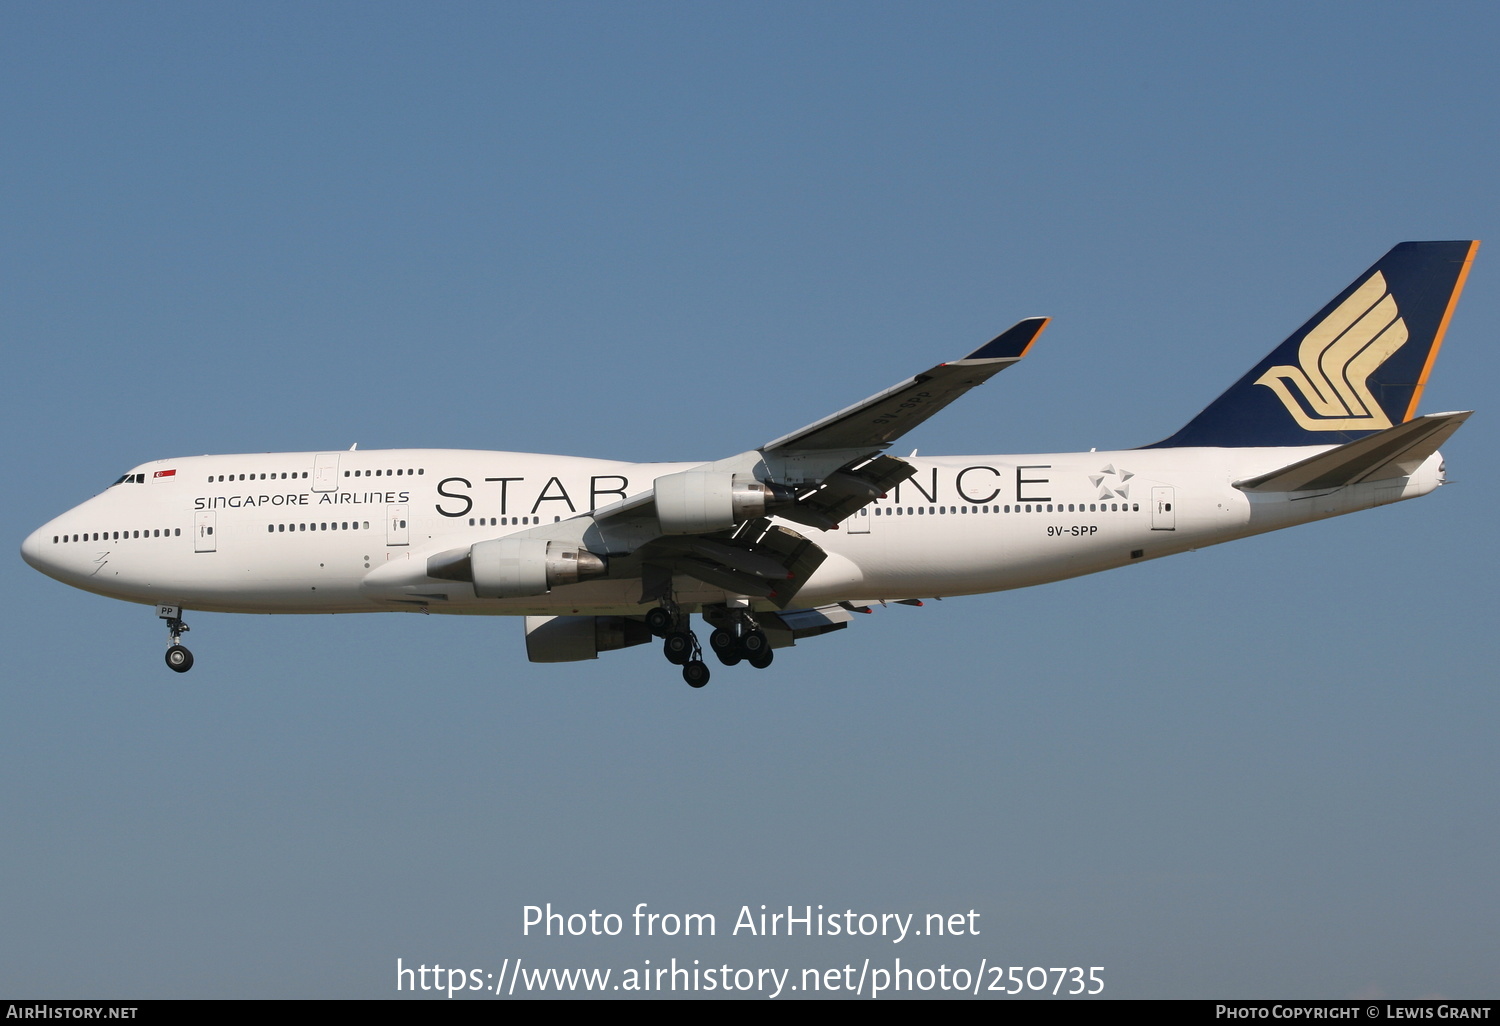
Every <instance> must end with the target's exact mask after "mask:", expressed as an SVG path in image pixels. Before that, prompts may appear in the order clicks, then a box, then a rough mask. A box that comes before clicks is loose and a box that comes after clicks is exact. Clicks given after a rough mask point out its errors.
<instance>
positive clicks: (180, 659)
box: [156, 606, 193, 673]
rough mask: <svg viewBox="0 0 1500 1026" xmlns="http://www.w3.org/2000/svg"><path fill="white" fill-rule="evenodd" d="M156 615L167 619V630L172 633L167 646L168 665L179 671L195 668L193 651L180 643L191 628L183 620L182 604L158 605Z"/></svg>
mask: <svg viewBox="0 0 1500 1026" xmlns="http://www.w3.org/2000/svg"><path fill="white" fill-rule="evenodd" d="M156 615H157V616H158V617H159V618H160V619H163V620H165V621H167V632H168V634H170V635H171V638H172V640H171V644H169V645H168V646H167V666H168V667H170V668H171V669H173V670H176V671H177V672H178V673H187V672H188V671H189V670H191V669H192V668H193V653H191V652H189V651H188V650H187V648H186V647H185V646H183V645H181V644H179V643H178V642H179V639H181V637H182V636H183V635H184V634H186V633H187V632H188V631H189V630H190V629H191V628H189V627H188V625H187V624H185V623H183V622H182V607H180V606H157V607H156Z"/></svg>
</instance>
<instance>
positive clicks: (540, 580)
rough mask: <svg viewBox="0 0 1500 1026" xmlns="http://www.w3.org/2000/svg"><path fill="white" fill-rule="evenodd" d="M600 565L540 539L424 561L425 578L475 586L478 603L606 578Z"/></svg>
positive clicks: (496, 543) (573, 548)
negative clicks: (584, 579)
mask: <svg viewBox="0 0 1500 1026" xmlns="http://www.w3.org/2000/svg"><path fill="white" fill-rule="evenodd" d="M605 569H606V567H605V564H604V560H602V559H600V558H599V557H598V556H596V555H594V554H593V553H592V552H590V551H588V550H587V549H584V548H580V547H579V546H578V545H577V544H576V543H574V542H561V541H548V540H546V539H544V538H491V539H489V540H488V541H481V542H475V543H474V544H473V545H471V546H470V547H469V550H468V551H467V552H464V551H463V550H459V552H457V553H445V554H444V555H443V556H434V557H433V558H432V559H430V560H429V561H428V564H427V574H428V576H429V577H435V578H438V579H439V580H449V581H473V582H474V594H475V595H477V596H478V597H479V598H525V597H527V596H529V595H545V594H547V592H549V591H551V590H552V589H553V588H554V587H556V586H557V585H560V584H576V583H577V582H578V580H579V579H580V578H584V577H597V576H598V575H600V574H602V573H604V572H605Z"/></svg>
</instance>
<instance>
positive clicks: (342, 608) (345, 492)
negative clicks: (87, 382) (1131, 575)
mask: <svg viewBox="0 0 1500 1026" xmlns="http://www.w3.org/2000/svg"><path fill="white" fill-rule="evenodd" d="M1324 448H1326V447H1321V446H1320V447H1311V448H1275V449H1252V448H1236V449H1184V448H1176V449H1131V450H1123V451H1116V452H1087V453H1061V454H1057V453H1052V454H1038V455H1028V456H950V457H935V458H920V459H919V458H912V459H909V460H908V462H909V463H911V464H912V465H913V466H915V467H916V470H917V473H916V475H915V476H914V477H913V478H911V479H910V480H908V481H906V482H904V483H903V484H901V485H900V486H899V487H897V488H895V489H893V490H892V492H891V493H890V494H889V495H887V496H885V497H883V498H881V499H879V500H877V501H876V502H874V503H872V504H871V505H870V506H867V507H866V508H865V509H864V510H862V511H861V512H860V513H859V514H857V515H855V516H853V517H851V518H849V520H848V521H847V522H845V523H844V524H842V525H840V527H839V528H837V529H835V530H830V531H827V532H818V531H816V530H813V529H810V528H807V527H805V526H800V525H797V524H789V525H788V526H790V527H791V528H793V529H794V530H797V531H799V532H800V533H803V534H806V535H808V536H809V537H811V538H813V539H814V540H815V541H816V542H817V544H818V545H819V546H821V547H822V548H823V549H825V550H826V551H827V553H828V558H827V560H826V561H825V562H824V563H823V564H822V565H821V566H820V567H819V568H818V569H817V571H816V572H815V573H814V575H813V576H812V578H811V580H810V581H809V582H808V583H807V585H806V586H805V587H804V588H802V590H801V591H800V592H799V593H798V594H797V595H796V596H795V600H794V604H795V605H796V606H816V605H819V604H823V603H829V602H837V601H877V600H882V599H903V598H916V597H929V596H949V595H962V594H974V593H979V592H988V591H1000V590H1004V589H1009V588H1020V587H1026V586H1029V585H1034V584H1042V583H1045V582H1047V581H1055V580H1061V579H1063V578H1068V577H1076V576H1078V575H1081V574H1087V573H1093V572H1095V571H1099V570H1106V569H1109V568H1111V567H1116V566H1123V565H1125V564H1128V563H1131V562H1135V561H1138V560H1142V559H1153V558H1156V557H1159V556H1166V555H1171V554H1172V553H1175V552H1183V551H1186V550H1188V549H1194V548H1201V547H1202V546H1205V545H1213V544H1217V543H1219V542H1225V541H1230V540H1232V539H1235V538H1241V537H1245V536H1247V535H1251V534H1258V533H1260V532H1263V531H1270V530H1275V529H1277V528H1281V527H1288V526H1291V525H1292V524H1298V523H1305V522H1307V521H1311V520H1318V519H1322V518H1325V517H1330V516H1335V515H1338V514H1341V513H1348V512H1352V511H1354V510H1357V509H1365V508H1368V507H1371V506H1377V505H1382V504H1384V503H1388V502H1394V501H1397V500H1400V499H1406V498H1412V497H1415V496H1418V495H1424V494H1426V493H1427V492H1429V491H1431V490H1433V489H1434V488H1435V487H1437V485H1439V484H1441V483H1442V472H1441V465H1442V462H1441V456H1440V455H1438V454H1434V455H1433V456H1431V457H1429V458H1428V459H1427V460H1426V461H1425V462H1424V463H1423V464H1422V465H1421V467H1420V468H1418V469H1417V470H1416V471H1414V472H1413V473H1412V474H1411V475H1410V476H1408V477H1403V478H1396V479H1393V480H1386V481H1381V482H1378V483H1375V484H1361V485H1354V486H1350V487H1346V488H1338V489H1334V490H1331V491H1324V492H1318V493H1290V494H1287V493H1280V494H1255V493H1246V492H1244V491H1241V490H1239V489H1237V488H1235V487H1234V486H1233V483H1234V482H1235V481H1239V480H1243V479H1245V478H1248V477H1252V476H1254V475H1257V474H1262V473H1266V472H1268V471H1271V470H1274V469H1276V468H1278V467H1282V466H1285V465H1287V464H1288V463H1290V462H1293V461H1295V460H1298V459H1302V458H1304V457H1306V456H1310V455H1312V454H1314V453H1317V452H1320V451H1322V450H1323V449H1324ZM693 466H696V464H686V463H685V464H659V463H619V462H613V461H607V460H590V459H580V458H575V457H565V456H547V455H539V454H534V453H508V452H487V451H469V450H451V449H393V450H371V451H350V452H338V453H280V454H263V455H238V456H196V457H189V458H184V459H173V460H160V461H156V462H152V463H147V464H143V465H142V466H140V467H137V468H135V470H134V471H133V472H132V473H131V474H130V475H126V478H125V479H124V480H123V481H122V482H121V483H118V484H115V485H113V486H111V487H110V488H108V489H106V490H105V491H104V492H102V493H100V494H99V495H97V496H95V497H94V498H92V499H90V500H88V501H87V502H84V503H83V504H82V505H79V506H77V507H75V508H74V509H71V510H69V511H68V512H66V513H64V514H62V515H61V516H59V517H57V518H56V519H55V520H53V521H51V522H50V523H48V524H46V525H45V526H43V527H41V528H40V529H38V530H37V531H36V532H34V533H33V534H32V535H31V536H30V537H29V538H27V539H26V541H25V543H24V545H23V546H22V553H23V555H24V556H25V558H26V560H27V562H29V563H31V564H32V565H33V566H35V567H36V568H38V569H39V570H42V571H43V572H44V573H46V574H48V575H50V576H52V577H54V578H56V579H58V580H60V581H62V582H64V583H66V584H70V585H73V586H74V587H78V588H82V589H85V590H88V591H93V592H97V593H99V594H101V595H108V596H110V597H113V598H118V599H124V600H126V601H131V602H140V603H147V604H156V605H171V606H180V607H182V608H183V609H194V610H208V611H219V612H258V613H315V612H323V613H335V612H345V613H353V612H378V611H384V610H408V611H410V610H422V611H425V612H433V613H462V614H500V615H519V614H555V613H569V614H571V613H581V614H594V615H606V614H629V613H640V612H643V611H644V610H645V609H647V608H649V607H650V606H651V605H652V604H654V603H651V602H647V603H643V602H642V600H641V583H640V581H639V580H638V579H626V580H612V579H602V580H595V581H585V582H581V583H577V584H570V585H565V586H560V587H554V588H553V589H552V590H551V591H550V592H549V593H548V594H545V595H540V596H535V597H529V598H524V599H514V598H513V599H480V598H476V597H475V595H474V588H473V585H472V584H469V583H466V582H462V581H443V580H433V579H430V578H428V577H427V576H426V574H425V569H426V566H427V559H428V557H430V556H433V555H436V554H438V553H442V552H446V551H450V550H453V549H455V548H459V547H463V546H468V545H472V544H473V543H474V542H478V541H483V540H485V539H488V538H495V537H499V536H502V535H506V534H510V533H513V532H518V531H525V530H527V529H528V528H532V527H535V526H537V525H540V524H550V523H554V522H555V521H558V520H567V519H569V518H573V517H579V516H584V515H586V514H588V513H589V512H590V511H591V510H593V509H598V508H601V507H604V506H607V505H609V504H611V503H614V502H617V501H619V500H621V499H623V498H626V497H628V496H633V495H636V494H638V493H640V492H643V491H646V490H648V489H650V487H651V485H652V482H653V481H654V480H655V479H656V478H657V477H660V476H662V475H664V474H670V473H673V472H676V471H680V470H685V469H688V468H690V467H693ZM159 475H161V476H159ZM673 588H674V592H675V595H676V599H677V601H678V602H679V603H680V604H681V605H682V606H683V607H684V608H686V609H693V608H694V607H701V606H702V605H704V604H709V603H718V602H723V601H725V600H726V598H727V597H730V596H726V593H725V592H724V591H723V590H722V589H717V588H713V587H710V586H709V585H707V584H704V583H702V582H700V581H698V580H696V579H694V578H691V577H684V576H678V577H677V578H676V579H675V580H674V581H673Z"/></svg>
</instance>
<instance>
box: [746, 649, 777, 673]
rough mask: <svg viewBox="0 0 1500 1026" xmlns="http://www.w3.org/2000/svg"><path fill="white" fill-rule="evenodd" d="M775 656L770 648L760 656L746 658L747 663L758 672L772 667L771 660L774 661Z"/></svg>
mask: <svg viewBox="0 0 1500 1026" xmlns="http://www.w3.org/2000/svg"><path fill="white" fill-rule="evenodd" d="M774 655H775V653H774V652H772V651H771V650H770V649H769V648H767V649H766V650H765V651H764V652H761V653H760V654H759V655H753V656H746V657H745V662H747V663H749V664H750V665H751V666H753V667H755V668H756V669H757V670H764V669H765V668H766V667H767V666H770V665H771V659H772V657H773V656H774Z"/></svg>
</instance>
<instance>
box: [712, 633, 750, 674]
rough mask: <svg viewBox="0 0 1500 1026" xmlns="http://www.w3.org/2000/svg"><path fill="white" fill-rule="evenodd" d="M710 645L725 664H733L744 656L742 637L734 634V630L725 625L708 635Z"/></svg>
mask: <svg viewBox="0 0 1500 1026" xmlns="http://www.w3.org/2000/svg"><path fill="white" fill-rule="evenodd" d="M708 647H709V648H711V649H713V650H714V655H716V656H718V657H719V662H721V663H723V664H724V665H725V666H733V665H734V664H736V663H738V662H739V661H740V660H741V659H743V658H744V654H743V653H742V652H740V639H739V638H736V637H735V636H734V632H733V631H730V630H725V629H724V628H723V627H720V628H718V629H717V630H715V631H714V632H713V633H712V634H710V635H709V636H708Z"/></svg>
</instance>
